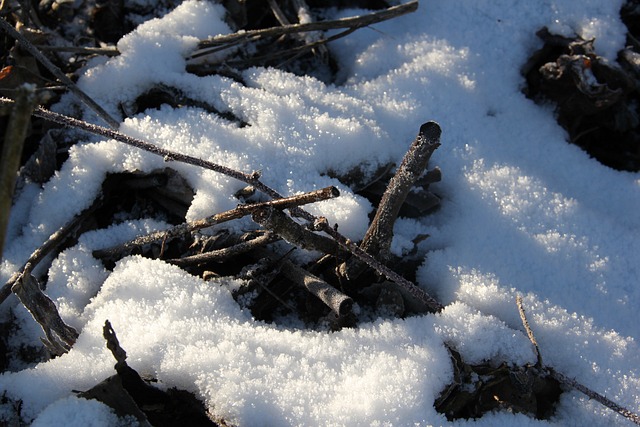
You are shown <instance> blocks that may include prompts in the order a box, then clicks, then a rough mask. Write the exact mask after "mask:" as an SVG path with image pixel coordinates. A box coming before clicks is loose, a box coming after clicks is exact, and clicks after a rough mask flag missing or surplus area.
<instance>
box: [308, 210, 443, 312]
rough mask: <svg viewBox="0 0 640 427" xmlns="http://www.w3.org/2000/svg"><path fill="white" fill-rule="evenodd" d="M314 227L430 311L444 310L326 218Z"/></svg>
mask: <svg viewBox="0 0 640 427" xmlns="http://www.w3.org/2000/svg"><path fill="white" fill-rule="evenodd" d="M314 227H315V229H316V230H318V231H324V232H325V233H327V234H328V235H330V236H331V237H333V238H334V239H335V240H336V242H338V244H339V245H340V246H342V247H343V248H345V249H346V250H348V251H349V252H351V254H353V255H354V256H355V257H357V258H358V259H360V261H362V262H364V263H365V264H367V265H368V266H369V267H371V268H373V269H374V270H376V271H377V272H378V273H380V274H382V275H383V276H385V277H386V278H387V279H389V280H391V281H393V282H395V283H396V284H397V285H398V286H401V287H402V288H404V289H405V290H406V291H407V292H409V293H410V294H411V295H412V296H414V297H415V298H417V299H418V300H419V301H421V302H422V303H423V304H425V306H426V307H427V309H428V310H430V311H432V312H434V313H437V312H439V311H441V310H442V309H443V308H444V306H443V305H442V304H440V303H439V302H438V301H437V300H436V299H434V298H433V297H432V296H430V295H429V294H428V293H426V292H425V291H424V290H423V289H422V288H419V287H418V286H416V285H415V284H414V283H412V282H410V281H409V280H407V279H405V278H404V277H402V276H401V275H399V274H398V273H396V272H395V271H393V270H391V269H390V268H389V267H387V266H386V265H384V264H382V263H381V262H380V261H378V260H377V259H375V258H374V257H372V256H371V255H370V254H368V253H367V252H365V251H363V250H362V249H361V248H360V247H358V245H356V244H355V243H353V242H352V241H351V240H350V239H347V238H346V237H344V236H343V235H341V234H340V233H338V232H337V231H336V230H334V229H333V228H331V227H330V226H329V222H328V221H327V219H326V218H324V217H320V218H318V219H317V220H316V222H315V223H314Z"/></svg>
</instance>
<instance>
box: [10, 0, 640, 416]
mask: <svg viewBox="0 0 640 427" xmlns="http://www.w3.org/2000/svg"><path fill="white" fill-rule="evenodd" d="M621 4H622V2H621V1H620V0H609V1H601V0H580V1H577V0H544V1H543V0H540V1H535V2H514V1H506V0H492V1H486V0H484V1H469V0H466V1H464V0H457V1H452V0H446V1H445V0H431V1H422V2H421V3H420V8H419V10H418V11H417V12H416V13H413V14H411V15H408V16H404V17H401V18H398V19H395V20H392V21H389V22H387V23H383V24H378V25H375V28H374V29H362V30H359V31H357V32H356V33H354V34H352V35H350V36H349V37H347V38H344V39H341V40H340V41H338V42H336V43H334V44H333V45H332V49H333V50H334V51H335V52H338V53H339V57H340V66H341V70H342V71H341V76H340V77H341V83H342V84H340V85H339V86H327V85H325V84H323V83H321V82H320V81H317V80H314V79H312V78H308V77H306V78H305V77H296V76H294V75H290V74H285V73H283V72H280V71H277V70H270V69H262V68H256V69H252V70H249V71H247V72H245V73H244V78H245V79H246V81H247V82H248V87H244V86H241V85H240V84H238V83H235V82H233V81H231V80H229V79H226V78H222V77H196V76H194V75H190V74H187V73H186V72H185V71H184V67H185V62H184V60H183V56H184V55H185V54H186V53H188V52H189V51H190V50H191V49H193V47H194V46H195V43H196V41H197V40H198V39H201V38H206V37H207V36H211V35H215V34H219V33H226V32H229V31H230V30H229V29H228V27H227V26H226V25H225V24H224V23H223V21H222V20H221V15H222V9H221V8H220V7H219V6H215V5H213V4H211V3H209V2H204V1H202V2H201V1H186V2H185V3H184V4H182V6H180V7H178V8H177V9H176V10H174V11H173V12H171V13H169V14H168V15H167V16H165V17H164V18H162V19H160V20H155V21H152V22H147V23H145V24H143V25H141V26H140V27H139V28H138V29H137V30H136V31H134V32H133V33H131V34H129V35H127V36H126V37H124V38H123V39H122V40H121V41H120V42H119V44H118V48H119V49H120V51H121V52H122V55H120V56H118V57H115V58H113V59H109V60H102V61H101V62H96V63H94V64H92V65H91V67H89V68H88V69H87V70H86V72H85V75H84V77H83V78H82V79H81V81H80V84H81V87H82V88H83V89H84V90H85V91H86V92H88V93H89V94H90V95H92V96H93V97H94V98H95V99H96V100H97V101H98V102H99V103H100V104H101V105H103V106H104V107H105V108H106V109H107V110H110V111H113V112H115V111H116V109H117V105H118V103H120V102H126V101H131V100H133V99H135V98H136V96H137V95H139V94H140V93H142V92H144V91H145V90H146V89H147V88H149V87H150V86H151V85H152V84H155V83H158V82H164V83H167V84H170V85H173V86H175V87H178V88H181V89H182V90H184V91H185V92H186V93H187V94H189V95H191V96H192V97H194V98H197V99H203V100H206V101H208V102H212V103H214V104H215V105H216V106H218V108H219V109H221V110H230V111H232V112H233V113H234V114H235V115H237V116H239V117H241V118H242V119H243V120H245V121H246V122H248V123H249V124H250V125H251V126H248V127H244V128H238V127H237V126H236V125H235V124H234V123H230V122H227V121H225V120H223V119H221V118H219V117H216V116H213V115H210V114H208V113H205V112H204V111H202V110H198V109H196V108H184V109H180V110H173V109H171V108H163V109H161V110H155V111H150V112H148V113H145V114H142V115H139V116H137V117H136V118H134V119H130V120H126V121H125V122H124V123H122V126H121V130H122V131H123V132H125V133H127V134H130V135H133V136H138V137H140V138H143V139H145V140H148V141H152V142H154V143H156V144H159V145H162V146H163V147H166V148H170V149H172V150H176V151H180V152H182V153H186V154H191V155H195V156H198V157H201V158H204V159H208V160H211V161H215V162H217V163H221V164H224V165H226V166H229V167H232V168H235V169H238V170H242V171H245V172H250V171H252V170H257V169H261V170H262V171H263V180H264V181H265V182H266V183H267V184H269V185H271V186H272V187H274V188H276V189H277V190H278V191H280V192H281V193H283V194H294V193H296V192H302V191H308V190H311V189H314V188H320V187H324V186H326V185H330V184H333V185H337V186H338V187H339V188H340V190H341V193H342V196H341V197H340V198H338V199H335V200H332V201H327V202H323V203H321V204H318V205H316V206H313V207H312V208H310V209H312V211H313V212H314V213H317V214H319V213H322V214H323V215H325V216H328V217H329V219H330V221H331V222H335V223H338V224H339V225H340V230H341V231H342V232H344V233H346V234H347V235H349V236H350V237H351V238H355V239H358V238H360V237H361V236H362V234H363V232H364V230H365V229H366V226H367V213H368V212H369V211H370V210H371V209H372V206H370V204H369V203H368V202H367V201H365V200H364V199H362V198H360V197H357V196H354V195H353V193H352V192H350V190H349V189H348V188H345V187H344V186H342V185H340V183H339V182H337V181H336V180H333V179H331V178H328V177H327V176H325V175H323V172H325V171H326V170H327V169H329V168H332V169H334V170H341V171H346V170H348V169H350V168H351V167H353V166H356V165H359V164H363V163H364V164H368V165H371V166H372V167H373V166H375V165H377V164H381V163H385V162H388V161H389V160H395V161H397V160H399V159H400V158H401V156H402V155H403V153H404V151H405V150H406V148H407V147H408V145H409V143H410V142H411V141H412V140H413V138H414V137H415V135H416V133H417V131H418V128H419V126H420V124H422V123H423V122H425V121H427V120H435V121H437V122H439V123H440V125H441V126H442V128H443V136H442V146H441V147H440V148H439V149H438V150H437V151H436V153H435V155H434V156H433V158H432V163H431V165H432V166H433V165H439V166H440V168H441V169H442V171H443V181H442V182H441V183H439V184H437V185H436V186H434V190H435V191H436V192H437V193H438V194H439V195H441V196H442V197H443V203H442V208H441V210H439V211H438V212H437V213H436V214H435V215H431V216H429V217H426V218H424V219H420V220H401V221H400V222H399V224H398V226H397V228H396V233H397V237H396V240H395V243H394V249H395V250H396V251H397V252H398V253H401V251H402V250H403V249H405V248H406V247H407V245H406V243H405V242H407V241H410V240H411V239H412V238H413V236H415V235H416V234H418V233H428V234H430V236H431V237H430V238H429V239H428V240H427V241H426V242H425V243H424V245H426V246H425V248H426V249H428V250H429V253H428V256H427V258H426V259H425V262H424V264H423V265H422V266H421V268H420V270H419V273H418V281H419V284H420V286H422V287H424V288H425V289H426V290H428V291H429V292H430V293H432V294H433V295H434V296H437V297H438V298H439V299H440V300H441V301H442V302H443V303H444V304H445V305H446V308H445V309H444V311H443V312H442V313H440V314H438V315H426V316H421V317H413V318H408V319H406V320H378V321H375V322H372V323H370V324H364V325H361V326H360V327H358V328H356V329H345V330H342V331H340V332H336V333H326V332H313V331H304V330H298V329H296V328H294V327H287V326H283V325H280V326H275V325H267V324H263V323H260V322H256V321H254V320H252V319H251V317H250V316H249V315H248V313H247V312H246V311H242V310H241V309H240V308H239V306H238V305H237V304H236V303H235V302H234V301H233V299H232V298H231V296H230V293H229V291H228V288H227V286H225V285H227V284H225V283H211V282H209V283H205V282H203V281H201V280H200V279H198V278H195V277H192V276H189V275H188V274H186V273H184V272H182V271H181V270H180V269H178V268H177V267H175V266H171V265H168V264H165V263H163V262H161V261H154V260H148V259H142V258H139V257H130V258H126V259H124V260H122V261H121V262H119V263H118V265H117V266H116V268H115V270H114V271H113V272H112V273H109V272H107V271H106V270H105V269H104V268H103V267H102V265H101V263H100V262H99V261H97V260H96V259H94V258H93V257H92V256H91V250H92V249H95V248H100V247H106V246H109V245H112V244H114V243H116V242H121V241H125V240H127V239H128V238H130V237H131V236H133V235H134V234H136V233H141V232H143V231H144V230H150V229H157V228H161V227H163V224H161V223H158V222H154V221H139V222H136V223H129V224H122V225H119V226H116V227H113V228H111V229H108V230H98V231H93V232H91V233H88V234H86V235H84V236H83V237H82V239H81V241H80V243H79V244H78V245H77V246H75V247H73V248H70V249H68V250H66V251H65V252H64V253H62V254H61V255H59V256H58V257H57V258H56V259H55V260H54V261H53V265H52V266H51V269H50V271H49V278H50V280H49V285H48V289H47V292H48V294H49V295H50V296H51V297H52V298H53V299H54V300H55V301H56V302H57V304H58V305H59V307H60V312H61V314H62V316H63V318H64V319H65V320H66V321H68V322H69V323H70V324H71V325H73V326H74V327H76V328H78V330H80V331H81V335H80V337H79V339H78V342H77V344H76V345H75V347H74V348H73V349H72V350H71V352H69V353H68V354H66V355H65V356H63V357H60V358H57V359H55V360H52V361H49V362H46V363H42V364H39V365H37V366H35V367H33V368H30V369H24V370H21V371H18V372H13V373H5V374H2V375H1V376H0V389H1V390H3V391H4V392H5V393H6V395H7V396H9V397H11V398H12V399H21V400H22V401H23V406H22V411H23V414H25V416H26V417H27V418H28V419H35V421H34V424H33V425H39V426H49V425H61V424H60V420H61V419H63V420H64V423H65V424H66V425H74V426H76V425H77V426H88V425H93V426H98V425H114V424H117V423H119V422H120V423H122V424H124V421H122V420H120V421H118V419H117V417H116V416H115V415H114V414H113V413H111V412H110V411H109V410H108V408H106V407H105V406H103V405H102V404H99V403H96V402H94V401H85V400H82V399H78V398H76V397H73V393H72V392H71V390H85V389H88V388H90V387H92V386H93V385H95V384H96V383H97V382H99V381H101V380H103V379H104V378H106V377H108V376H110V375H112V374H113V373H114V370H113V365H114V360H113V358H112V356H111V354H110V353H109V352H108V350H107V349H106V348H105V345H104V340H103V339H102V325H103V324H104V321H105V320H106V319H109V320H110V321H111V323H112V324H113V326H114V328H115V330H116V332H117V333H118V337H119V339H120V342H121V344H122V346H123V347H124V348H125V349H126V350H127V352H128V354H129V356H130V358H129V359H128V361H129V363H130V364H131V365H132V367H134V368H135V369H136V370H138V371H139V372H142V373H150V374H152V375H154V376H156V377H157V378H158V379H159V380H160V381H161V382H162V383H163V384H166V385H168V386H178V387H182V388H185V389H188V390H191V391H194V392H195V393H196V394H197V395H198V396H200V397H201V398H202V399H203V400H204V401H205V402H206V404H207V405H208V406H209V407H210V408H212V411H213V412H214V413H215V414H216V415H218V416H220V417H222V418H224V419H226V420H228V421H229V422H232V423H237V424H238V425H240V426H282V425H291V426H295V425H318V426H329V425H345V426H353V425H395V426H401V425H403V426H406V425H442V424H448V423H447V421H446V419H445V418H444V416H443V415H441V414H438V413H437V412H436V411H435V410H434V408H433V402H434V399H435V398H436V397H437V396H438V394H439V392H440V391H441V390H442V388H443V387H444V386H445V385H446V384H448V383H449V382H450V381H451V375H452V368H451V366H450V361H449V356H448V354H447V352H446V351H445V348H444V343H445V342H448V343H452V344H453V345H454V346H455V347H456V348H457V349H458V350H459V351H460V352H461V353H462V356H463V357H464V358H465V359H466V360H467V361H468V362H479V361H482V360H493V361H496V362H497V363H499V362H502V361H508V362H516V363H521V364H522V363H526V362H534V360H535V358H534V354H533V351H532V349H531V347H530V345H529V342H528V340H527V338H526V336H525V335H524V334H523V333H522V332H521V329H522V328H521V324H520V320H519V318H518V314H517V309H516V306H515V303H514V299H515V297H516V295H519V294H520V295H522V296H523V297H524V302H525V306H526V308H527V310H528V313H529V320H530V323H531V325H532V327H533V329H534V331H535V333H536V336H537V339H538V342H539V344H540V347H541V350H542V354H543V357H544V360H545V362H546V363H547V364H549V365H551V366H553V367H554V368H556V369H557V370H559V371H560V372H563V373H565V374H566V375H568V376H570V377H574V378H576V379H577V380H578V381H580V382H582V383H584V384H585V385H587V386H589V387H591V388H593V389H594V390H596V391H598V392H600V393H602V394H605V395H607V397H610V398H612V399H614V400H616V401H617V402H618V403H620V404H622V405H624V406H627V407H629V408H631V409H635V410H637V409H638V408H639V407H640V392H639V390H640V351H639V348H638V341H637V340H638V339H639V338H640V327H639V326H638V312H637V309H638V307H639V306H640V280H639V279H640V239H638V235H639V232H640V216H638V212H639V211H640V178H639V176H638V174H632V173H625V172H617V171H614V170H611V169H608V168H606V167H604V166H602V165H601V164H599V163H598V162H596V161H595V160H592V159H590V158H588V156H587V155H586V154H584V153H583V152H582V151H580V150H579V149H578V148H576V147H574V146H570V145H568V144H567V143H566V142H565V132H564V131H563V130H562V129H561V128H560V127H559V126H558V125H557V124H556V122H555V120H554V117H553V112H552V108H551V107H548V108H547V107H543V106H539V105H535V104H534V103H532V102H531V101H530V100H528V99H526V98H525V96H524V95H523V94H522V93H521V89H522V85H523V79H522V77H521V76H520V74H519V70H520V67H521V66H522V65H523V64H524V62H525V61H526V59H527V58H528V56H529V55H530V54H531V52H532V51H533V50H534V49H536V48H538V47H539V46H540V41H539V40H538V39H537V38H536V36H535V32H536V31H537V30H538V29H539V28H540V27H542V26H548V27H550V28H551V29H552V31H555V32H560V33H563V34H566V35H572V34H573V33H577V34H580V35H582V36H583V37H585V38H588V37H596V45H595V46H596V51H597V52H598V53H599V54H601V55H603V56H605V57H607V58H609V59H611V60H613V59H614V58H615V54H616V52H617V50H618V49H620V48H622V47H623V44H624V40H625V36H624V34H625V29H624V27H623V25H622V23H621V22H620V20H619V17H618V11H619V9H620V7H621ZM359 12H360V11H343V12H341V14H342V16H347V15H355V14H358V13H359ZM66 105H67V102H63V103H62V105H60V106H59V109H60V110H65V108H66ZM86 118H89V119H91V116H90V115H87V117H86ZM163 166H164V165H163V163H162V159H159V158H155V157H153V156H151V155H149V154H146V153H143V152H140V151H138V150H136V149H132V148H128V147H125V146H123V145H121V144H119V143H116V142H115V141H107V140H102V141H101V140H96V139H92V140H87V141H86V142H84V143H81V144H78V145H77V146H75V147H74V148H73V150H72V155H71V157H70V159H69V160H68V162H67V163H66V164H65V165H64V167H63V168H62V170H61V171H60V172H59V173H58V174H57V175H56V176H55V177H54V178H52V180H51V181H50V182H48V183H47V184H46V185H45V186H44V188H43V189H42V190H40V189H37V188H29V189H27V191H25V192H24V193H23V195H22V197H21V199H20V200H19V201H18V204H17V205H16V207H15V209H14V211H13V222H12V224H11V230H10V233H11V234H10V236H9V237H10V239H9V243H8V245H7V247H6V249H5V259H4V261H3V262H2V264H1V266H0V279H1V280H0V282H2V283H4V282H5V281H6V280H7V279H8V278H9V277H10V276H11V274H12V273H13V272H14V271H15V270H16V269H17V268H18V267H19V266H20V265H21V264H22V263H23V262H24V261H25V260H26V258H27V257H28V256H29V254H30V253H31V252H32V251H33V250H34V249H35V248H36V247H38V246H39V245H40V244H41V243H42V242H43V241H44V240H45V239H46V238H47V237H48V236H49V234H50V233H51V232H53V231H54V230H56V229H57V228H58V227H60V226H61V225H62V224H64V223H65V222H66V221H68V220H69V219H70V218H72V217H73V215H74V214H75V213H77V212H79V211H80V210H81V209H83V208H84V207H86V206H88V205H89V204H90V203H91V201H92V200H93V198H94V196H95V195H96V193H97V191H98V190H99V187H100V184H101V182H102V179H103V178H104V176H105V174H106V173H107V172H112V171H125V170H126V171H131V170H145V171H150V170H153V169H155V168H159V167H163ZM171 166H172V167H174V168H175V169H177V170H179V171H180V172H181V173H182V174H183V175H184V176H185V177H186V178H187V179H188V181H189V183H190V184H191V185H192V186H193V187H194V188H195V189H196V196H195V199H194V201H193V204H192V206H191V208H190V210H189V213H188V219H196V218H200V217H204V216H207V215H210V214H212V213H216V212H219V211H222V210H225V209H229V208H232V207H234V206H235V203H236V201H235V199H234V198H233V197H232V196H231V195H232V194H233V193H234V192H235V190H237V189H239V188H240V187H241V186H242V184H241V183H238V182H235V181H233V180H231V179H229V178H226V177H224V176H220V175H217V174H215V173H213V172H205V171H202V170H200V169H197V168H195V167H191V166H185V165H180V164H172V165H171ZM232 225H233V227H236V228H238V229H242V228H246V227H250V226H251V224H250V222H249V221H248V220H242V221H237V222H235V223H233V224H232ZM9 308H11V309H12V310H15V312H16V314H17V316H18V317H19V318H20V319H21V326H22V329H21V331H20V332H19V334H17V336H16V337H14V339H15V340H20V341H21V342H25V343H37V342H38V337H39V336H40V335H41V331H40V330H39V327H38V326H37V325H36V324H35V322H33V321H32V320H31V318H30V317H29V315H28V313H26V312H24V311H23V310H22V309H21V308H20V307H19V306H18V304H17V300H16V299H14V298H13V297H12V298H11V299H10V300H8V301H7V302H5V303H4V304H3V306H2V307H0V310H2V314H3V315H7V312H8V310H9ZM452 424H454V425H467V424H469V425H492V426H495V425H519V426H521V425H558V426H566V425H591V426H613V425H626V424H628V421H626V420H624V419H623V418H621V417H620V416H618V415H615V414H614V413H612V412H611V411H610V410H608V409H606V408H604V407H602V406H600V405H599V404H597V403H594V402H593V401H589V400H588V399H586V398H585V397H584V396H582V395H580V394H578V393H576V392H569V393H565V394H564V395H563V397H562V399H561V402H560V404H559V407H558V408H557V413H556V415H555V416H554V417H553V418H552V419H551V420H548V421H538V420H533V419H530V418H528V417H526V416H524V415H513V414H508V413H494V414H487V415H485V416H484V417H483V418H482V419H479V420H477V421H457V422H455V423H452Z"/></svg>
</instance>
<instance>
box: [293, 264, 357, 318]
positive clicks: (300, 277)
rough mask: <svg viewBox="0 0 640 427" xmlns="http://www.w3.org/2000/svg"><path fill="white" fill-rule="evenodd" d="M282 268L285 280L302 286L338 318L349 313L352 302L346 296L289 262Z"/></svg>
mask: <svg viewBox="0 0 640 427" xmlns="http://www.w3.org/2000/svg"><path fill="white" fill-rule="evenodd" d="M282 267H283V268H282V270H281V271H282V273H283V274H284V276H285V277H286V278H287V279H289V280H291V281H293V282H296V283H298V284H300V285H302V286H304V287H305V288H306V289H307V291H309V293H311V294H312V295H315V296H316V297H317V298H319V299H320V300H321V301H322V302H323V303H324V304H325V305H326V306H327V307H329V308H330V309H331V310H332V311H333V312H334V313H335V314H336V315H337V316H338V317H342V316H345V315H347V314H348V313H349V312H351V308H352V307H353V300H352V299H351V297H349V296H348V295H345V294H343V293H342V292H340V291H339V290H337V289H336V288H334V287H333V286H331V285H330V284H328V283H327V282H325V281H324V280H322V279H320V278H319V277H316V276H314V275H313V274H311V273H309V272H308V271H306V270H305V269H303V268H300V267H298V266H297V265H295V264H294V263H292V262H291V261H289V260H286V261H284V263H283V266H282Z"/></svg>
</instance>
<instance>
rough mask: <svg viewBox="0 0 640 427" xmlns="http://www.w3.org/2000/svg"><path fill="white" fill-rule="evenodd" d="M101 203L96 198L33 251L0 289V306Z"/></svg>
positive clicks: (100, 199)
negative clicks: (24, 278) (13, 289)
mask: <svg viewBox="0 0 640 427" xmlns="http://www.w3.org/2000/svg"><path fill="white" fill-rule="evenodd" d="M101 203H102V198H100V197H99V198H97V199H96V200H95V201H94V202H93V204H92V205H91V206H90V207H88V208H87V209H85V210H84V211H82V212H81V213H80V214H78V215H76V216H75V217H74V218H73V219H72V220H71V221H69V222H68V223H66V224H65V225H63V226H62V227H60V228H59V229H58V230H57V231H56V232H55V233H53V234H52V235H51V236H49V238H48V239H47V241H46V242H44V243H43V244H42V245H41V246H40V247H39V248H38V249H36V250H35V251H33V253H32V254H31V256H30V257H29V259H28V260H27V262H26V263H25V264H24V265H23V266H22V267H21V268H20V271H19V272H17V273H15V274H14V275H13V276H11V278H10V279H9V280H8V281H7V283H5V284H4V286H2V288H0V304H2V303H3V302H4V300H6V299H7V297H8V296H9V295H11V290H12V287H13V285H14V284H15V283H17V282H18V281H19V280H20V279H21V277H22V276H24V275H27V274H29V272H31V271H33V270H34V269H35V268H36V266H37V265H38V264H39V263H40V262H41V261H42V260H43V259H44V258H45V257H46V256H47V255H48V254H49V253H50V252H51V251H52V250H53V249H54V248H56V247H57V246H59V245H61V244H62V243H63V242H64V241H65V240H66V239H67V238H68V237H69V235H70V234H72V233H73V232H74V230H75V229H76V228H77V227H78V226H80V224H81V223H82V221H83V220H84V219H85V218H86V217H87V215H89V214H90V213H91V212H93V211H94V210H95V209H97V207H98V206H100V204H101Z"/></svg>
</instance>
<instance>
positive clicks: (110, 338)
mask: <svg viewBox="0 0 640 427" xmlns="http://www.w3.org/2000/svg"><path fill="white" fill-rule="evenodd" d="M102 336H103V337H104V339H105V341H106V342H107V348H108V349H109V350H110V351H111V354H113V358H114V359H116V363H117V365H125V366H126V365H127V352H126V351H125V350H124V349H123V348H122V347H121V346H120V342H119V341H118V337H117V336H116V332H115V331H114V330H113V327H112V326H111V322H109V320H105V322H104V327H103V328H102Z"/></svg>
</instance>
